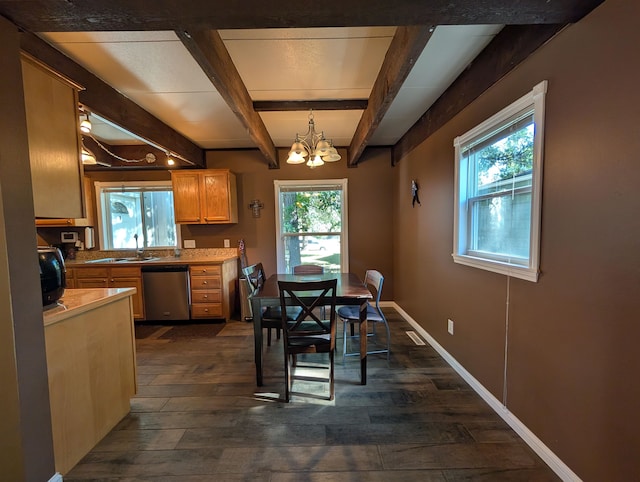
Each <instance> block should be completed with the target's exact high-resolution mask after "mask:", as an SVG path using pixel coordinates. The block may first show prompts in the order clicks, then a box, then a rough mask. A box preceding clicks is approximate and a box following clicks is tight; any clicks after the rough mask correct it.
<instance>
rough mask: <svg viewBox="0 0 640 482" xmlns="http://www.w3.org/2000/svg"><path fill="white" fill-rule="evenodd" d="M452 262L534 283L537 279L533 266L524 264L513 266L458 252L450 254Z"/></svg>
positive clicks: (536, 272)
mask: <svg viewBox="0 0 640 482" xmlns="http://www.w3.org/2000/svg"><path fill="white" fill-rule="evenodd" d="M451 256H452V257H453V261H454V263H457V264H463V265H465V266H471V267H472V268H478V269H484V270H485V271H491V272H493V273H499V274H503V275H506V276H511V277H513V278H520V279H523V280H526V281H532V282H534V283H536V282H537V281H538V275H539V272H538V270H537V269H534V268H527V267H524V266H515V265H512V264H507V263H501V262H499V261H492V260H488V259H483V258H476V257H473V256H466V255H460V254H455V253H454V254H452V255H451Z"/></svg>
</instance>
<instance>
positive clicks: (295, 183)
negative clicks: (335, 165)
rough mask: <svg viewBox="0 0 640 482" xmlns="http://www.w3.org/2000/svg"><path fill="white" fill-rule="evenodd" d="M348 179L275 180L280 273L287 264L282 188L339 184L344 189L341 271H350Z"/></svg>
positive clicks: (303, 188)
mask: <svg viewBox="0 0 640 482" xmlns="http://www.w3.org/2000/svg"><path fill="white" fill-rule="evenodd" d="M347 184H348V183H347V179H346V178H342V179H307V180H279V179H275V180H274V181H273V185H274V193H275V218H276V262H277V268H278V273H286V272H287V271H286V264H285V259H284V254H285V253H284V251H285V248H284V236H283V233H282V223H281V213H280V193H281V188H283V187H284V188H287V189H291V188H292V187H293V188H296V187H300V190H301V191H302V190H305V188H308V187H314V186H317V187H327V186H339V187H340V189H341V190H342V206H341V211H342V212H341V216H342V220H341V223H342V231H341V232H340V271H341V272H342V273H348V272H349V222H348V206H349V203H348V193H347ZM299 234H301V235H314V234H317V233H299Z"/></svg>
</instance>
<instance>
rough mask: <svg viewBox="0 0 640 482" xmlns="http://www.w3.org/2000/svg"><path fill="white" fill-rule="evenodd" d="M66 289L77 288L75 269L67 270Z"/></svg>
mask: <svg viewBox="0 0 640 482" xmlns="http://www.w3.org/2000/svg"><path fill="white" fill-rule="evenodd" d="M65 281H66V285H65V289H70V290H72V289H75V287H76V272H75V271H74V269H73V268H65Z"/></svg>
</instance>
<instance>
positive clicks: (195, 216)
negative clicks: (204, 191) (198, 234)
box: [171, 172, 202, 224]
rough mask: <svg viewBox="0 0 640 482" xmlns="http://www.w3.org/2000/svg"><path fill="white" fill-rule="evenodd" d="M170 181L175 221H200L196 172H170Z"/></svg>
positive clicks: (198, 185) (198, 181) (198, 176)
mask: <svg viewBox="0 0 640 482" xmlns="http://www.w3.org/2000/svg"><path fill="white" fill-rule="evenodd" d="M171 183H172V185H173V209H174V212H175V217H176V223H178V224H179V223H184V224H189V223H192V224H193V223H196V224H197V223H201V222H202V220H201V218H200V175H199V174H198V173H197V172H172V173H171Z"/></svg>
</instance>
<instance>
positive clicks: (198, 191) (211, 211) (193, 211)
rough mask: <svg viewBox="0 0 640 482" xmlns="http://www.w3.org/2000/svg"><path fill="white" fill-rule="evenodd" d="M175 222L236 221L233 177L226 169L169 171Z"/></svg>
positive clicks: (212, 222) (219, 222)
mask: <svg viewBox="0 0 640 482" xmlns="http://www.w3.org/2000/svg"><path fill="white" fill-rule="evenodd" d="M171 182H172V185H173V203H174V212H175V217H176V223H178V224H231V223H237V222H238V199H237V193H236V176H235V174H233V173H232V172H230V171H229V170H228V169H195V170H192V169H189V170H183V171H171Z"/></svg>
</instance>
